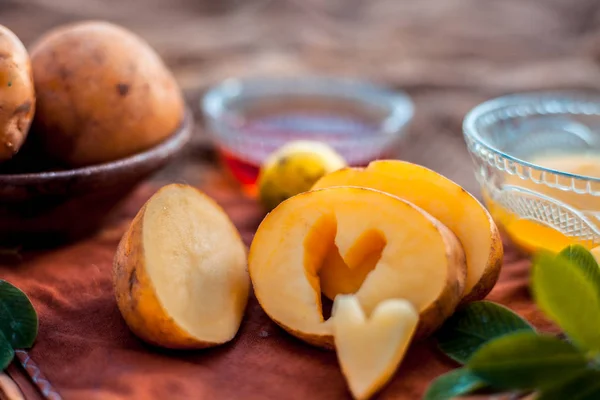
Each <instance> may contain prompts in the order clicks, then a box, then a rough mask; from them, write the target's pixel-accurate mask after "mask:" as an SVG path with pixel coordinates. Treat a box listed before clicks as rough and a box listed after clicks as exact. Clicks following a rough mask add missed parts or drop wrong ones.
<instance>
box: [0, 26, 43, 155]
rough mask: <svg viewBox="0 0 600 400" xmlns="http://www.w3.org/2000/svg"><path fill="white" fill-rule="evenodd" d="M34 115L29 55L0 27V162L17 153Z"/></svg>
mask: <svg viewBox="0 0 600 400" xmlns="http://www.w3.org/2000/svg"><path fill="white" fill-rule="evenodd" d="M34 113H35V91H34V86H33V77H32V74H31V63H30V59H29V54H28V53H27V49H26V48H25V46H24V45H23V43H21V41H20V40H19V38H18V37H17V36H16V35H15V34H14V33H13V32H12V31H11V30H10V29H8V28H6V27H4V26H2V25H0V161H5V160H8V159H10V158H12V157H13V156H14V155H15V154H16V153H17V152H18V151H19V149H20V148H21V146H22V145H23V142H25V139H26V138H27V134H28V132H29V127H30V125H31V120H32V119H33V115H34Z"/></svg>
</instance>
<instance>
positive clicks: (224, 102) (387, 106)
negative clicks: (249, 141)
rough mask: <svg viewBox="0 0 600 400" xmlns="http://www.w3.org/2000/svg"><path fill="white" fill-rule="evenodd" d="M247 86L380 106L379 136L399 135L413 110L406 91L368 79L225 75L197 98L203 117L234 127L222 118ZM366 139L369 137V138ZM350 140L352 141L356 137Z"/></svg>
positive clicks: (218, 132)
mask: <svg viewBox="0 0 600 400" xmlns="http://www.w3.org/2000/svg"><path fill="white" fill-rule="evenodd" d="M248 88H250V89H251V88H260V89H266V91H267V92H268V94H269V95H278V94H283V95H285V94H290V95H299V94H305V95H315V96H327V97H330V98H341V99H350V100H354V101H357V102H358V103H359V104H371V105H375V106H379V107H382V108H383V109H384V110H385V116H384V117H383V118H381V119H380V120H379V121H378V123H377V132H378V135H381V134H383V135H385V136H392V135H395V136H401V135H402V134H403V131H404V129H403V128H405V127H406V125H407V124H408V123H409V122H410V121H411V120H412V119H413V117H414V113H415V105H414V102H413V100H412V99H411V97H410V96H409V95H408V93H406V92H405V91H402V90H395V89H392V88H390V87H386V86H383V85H380V84H377V83H374V82H370V81H365V80H359V79H352V78H347V77H339V76H337V77H333V76H326V75H302V76H277V77H265V76H248V77H234V78H227V79H225V80H223V81H221V82H219V83H217V84H215V85H213V86H211V87H210V88H208V90H207V91H206V93H205V94H204V96H202V98H201V100H200V107H201V110H202V112H203V114H204V116H205V118H207V120H210V121H211V122H214V123H217V124H226V127H227V128H233V127H231V126H229V125H228V124H227V123H226V122H225V121H224V120H223V115H224V114H225V112H226V111H227V109H228V105H229V104H230V103H231V102H232V100H235V99H240V98H244V90H245V89H246V90H247V89H248ZM227 130H228V132H223V131H220V130H217V131H216V132H212V134H213V135H216V136H227V135H230V134H231V131H229V129H227ZM369 139H371V140H372V137H370V138H369ZM353 140H354V141H355V140H356V137H355V138H354V139H353Z"/></svg>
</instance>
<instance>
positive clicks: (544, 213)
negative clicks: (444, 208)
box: [463, 92, 600, 250]
mask: <svg viewBox="0 0 600 400" xmlns="http://www.w3.org/2000/svg"><path fill="white" fill-rule="evenodd" d="M463 132H464V137H465V141H466V144H467V147H468V149H469V152H470V154H471V156H472V159H473V162H474V166H475V175H476V177H477V179H478V181H479V183H480V185H481V188H482V194H483V198H484V201H485V203H486V205H487V206H488V208H489V209H490V211H491V214H492V215H493V217H494V219H495V220H496V222H499V223H500V224H501V225H509V224H511V223H514V222H515V221H521V222H527V223H533V224H536V225H537V226H538V228H539V229H538V230H537V231H535V230H531V231H530V234H531V235H532V236H534V235H538V236H542V237H537V238H531V241H537V242H538V243H544V240H550V239H548V238H545V237H543V236H544V235H545V234H546V233H548V234H549V235H552V234H553V233H549V232H548V231H544V230H543V228H551V229H552V230H554V231H555V232H558V233H559V234H560V235H562V236H563V237H564V238H566V239H567V242H568V241H572V242H578V243H580V244H583V245H585V246H587V247H593V246H596V245H599V244H600V179H599V177H600V175H596V176H594V175H593V174H580V173H573V172H572V171H568V170H566V169H561V168H557V167H555V166H553V165H548V164H545V163H543V162H540V161H539V160H544V159H550V157H555V159H559V158H560V157H570V159H571V160H581V162H582V163H585V162H592V161H594V160H595V157H596V158H597V160H595V161H597V166H598V168H600V95H598V94H591V93H579V92H540V93H524V94H516V95H509V96H504V97H500V98H496V99H493V100H490V101H487V102H484V103H482V104H480V105H478V106H477V107H475V108H474V109H473V110H471V111H470V112H469V113H468V114H467V116H466V117H465V119H464V123H463ZM589 160H591V161H589ZM504 228H506V226H504ZM545 232H546V233H545ZM565 243H566V242H565ZM563 244H564V243H563ZM540 247H551V246H542V245H540ZM553 250H555V249H553Z"/></svg>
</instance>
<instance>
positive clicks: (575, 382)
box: [536, 369, 600, 400]
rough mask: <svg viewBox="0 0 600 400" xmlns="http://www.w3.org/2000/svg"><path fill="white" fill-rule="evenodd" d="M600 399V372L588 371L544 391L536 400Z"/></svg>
mask: <svg viewBox="0 0 600 400" xmlns="http://www.w3.org/2000/svg"><path fill="white" fill-rule="evenodd" d="M564 399H569V400H597V399H600V371H596V370H592V369H587V370H584V371H580V372H579V373H577V374H575V375H572V376H570V377H569V378H567V379H564V380H562V381H561V382H559V383H558V384H556V385H553V386H550V387H548V388H547V389H544V390H542V392H541V393H539V394H538V397H536V400H564Z"/></svg>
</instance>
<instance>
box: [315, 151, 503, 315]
mask: <svg viewBox="0 0 600 400" xmlns="http://www.w3.org/2000/svg"><path fill="white" fill-rule="evenodd" d="M332 186H361V187H367V188H373V189H377V190H381V191H384V192H387V193H390V194H393V195H395V196H398V197H400V198H402V199H405V200H407V201H409V202H411V203H413V204H415V205H416V206H418V207H420V208H422V209H423V210H425V211H426V212H427V213H429V214H431V215H432V216H433V217H434V218H436V219H438V220H439V221H440V222H441V223H442V224H444V225H446V226H447V227H448V228H450V230H451V231H452V232H454V234H456V236H457V237H458V239H459V240H460V242H461V244H462V246H463V248H464V251H465V254H466V259H467V267H468V270H467V282H466V285H465V292H464V294H463V300H462V302H463V303H467V302H469V301H474V300H480V299H483V298H484V297H486V296H487V294H488V293H489V292H490V291H491V290H492V288H493V287H494V285H495V284H496V281H497V280H498V276H499V274H500V268H501V265H502V256H503V248H502V240H501V238H500V233H499V231H498V228H497V226H496V224H495V223H494V221H493V220H492V217H491V216H490V214H489V213H488V211H487V210H486V209H485V207H484V206H483V205H482V204H481V203H480V202H479V201H478V200H477V199H475V198H474V197H473V196H472V195H471V194H469V193H468V192H467V191H466V190H464V189H463V188H462V187H460V186H459V185H458V184H456V183H454V182H452V181H451V180H450V179H448V178H446V177H444V176H442V175H440V174H438V173H437V172H434V171H432V170H430V169H427V168H425V167H423V166H420V165H416V164H412V163H409V162H405V161H397V160H381V161H374V162H372V163H370V164H369V165H368V166H367V167H366V168H345V169H342V170H339V171H336V172H333V173H331V174H329V175H326V176H324V177H323V178H321V179H320V180H319V181H318V182H317V183H316V184H315V185H314V186H313V189H322V188H326V187H332ZM332 265H333V264H332ZM339 275H340V274H338V273H335V272H331V271H329V272H322V277H323V278H324V282H323V283H322V285H323V286H324V287H327V288H328V290H327V291H325V294H326V295H327V296H328V297H329V298H334V297H335V295H336V294H338V293H348V291H347V287H348V286H347V282H345V280H344V279H339Z"/></svg>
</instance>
